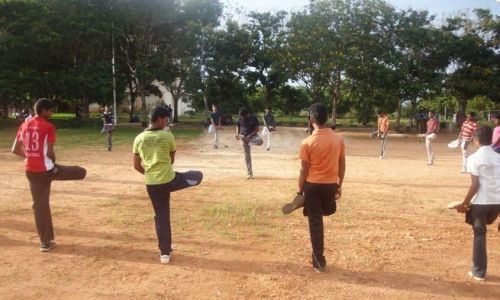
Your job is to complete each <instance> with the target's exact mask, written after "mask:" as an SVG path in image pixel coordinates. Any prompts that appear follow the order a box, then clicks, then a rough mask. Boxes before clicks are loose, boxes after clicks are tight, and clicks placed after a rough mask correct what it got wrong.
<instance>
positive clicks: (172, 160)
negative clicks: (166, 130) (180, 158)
mask: <svg viewBox="0 0 500 300" xmlns="http://www.w3.org/2000/svg"><path fill="white" fill-rule="evenodd" d="M174 162H175V151H171V152H170V163H171V164H172V165H173V164H174Z"/></svg>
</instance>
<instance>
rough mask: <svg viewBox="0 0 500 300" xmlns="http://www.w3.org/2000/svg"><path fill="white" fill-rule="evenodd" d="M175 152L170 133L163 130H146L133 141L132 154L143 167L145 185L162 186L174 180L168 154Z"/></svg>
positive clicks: (172, 137) (173, 141)
mask: <svg viewBox="0 0 500 300" xmlns="http://www.w3.org/2000/svg"><path fill="white" fill-rule="evenodd" d="M174 151H175V140H174V136H173V134H172V133H170V132H168V131H164V130H146V131H144V132H142V133H141V134H139V135H138V136H137V137H136V138H135V140H134V149H133V152H134V154H136V155H139V156H140V157H141V160H142V164H143V166H144V175H145V181H146V184H147V185H150V184H151V185H154V184H163V183H167V182H170V181H172V180H173V179H174V178H175V172H174V169H173V168H172V161H171V159H170V152H174Z"/></svg>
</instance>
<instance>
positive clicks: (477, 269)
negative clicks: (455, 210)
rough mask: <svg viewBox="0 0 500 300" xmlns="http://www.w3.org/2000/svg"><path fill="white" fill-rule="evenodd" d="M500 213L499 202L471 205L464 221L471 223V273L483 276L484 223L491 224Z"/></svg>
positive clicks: (485, 255) (485, 259) (484, 252)
mask: <svg viewBox="0 0 500 300" xmlns="http://www.w3.org/2000/svg"><path fill="white" fill-rule="evenodd" d="M499 214H500V204H495V205H471V207H470V210H469V211H468V212H467V215H466V218H467V219H466V222H467V223H469V224H471V225H472V230H473V231H474V242H473V247H472V267H471V269H472V274H474V276H477V277H481V278H484V277H485V276H486V271H487V268H488V256H487V253H486V225H489V224H492V223H493V222H495V220H496V219H497V217H498V215H499Z"/></svg>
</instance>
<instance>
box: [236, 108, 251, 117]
mask: <svg viewBox="0 0 500 300" xmlns="http://www.w3.org/2000/svg"><path fill="white" fill-rule="evenodd" d="M249 113H250V111H249V110H248V109H247V108H246V107H242V108H240V110H239V112H238V115H239V116H240V117H243V116H245V115H247V114H249Z"/></svg>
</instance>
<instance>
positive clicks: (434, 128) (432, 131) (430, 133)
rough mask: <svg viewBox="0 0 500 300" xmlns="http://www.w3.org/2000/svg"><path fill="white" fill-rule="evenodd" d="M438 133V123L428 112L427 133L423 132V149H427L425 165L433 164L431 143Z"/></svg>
mask: <svg viewBox="0 0 500 300" xmlns="http://www.w3.org/2000/svg"><path fill="white" fill-rule="evenodd" d="M438 131H439V121H438V119H437V118H436V115H435V113H434V112H433V111H430V112H429V120H428V121H427V131H426V132H425V147H426V149H427V159H428V161H427V165H429V166H430V165H433V164H434V152H432V141H433V140H435V139H436V138H437V133H438Z"/></svg>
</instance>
